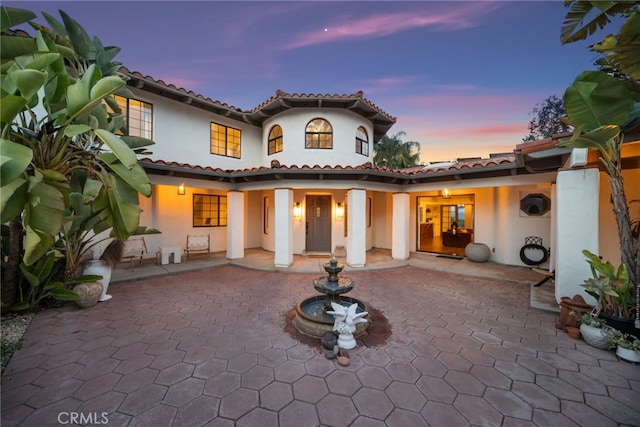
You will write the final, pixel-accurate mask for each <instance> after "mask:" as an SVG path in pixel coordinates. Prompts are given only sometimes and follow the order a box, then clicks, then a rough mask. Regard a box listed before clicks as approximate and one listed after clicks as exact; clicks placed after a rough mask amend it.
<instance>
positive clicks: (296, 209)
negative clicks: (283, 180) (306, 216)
mask: <svg viewBox="0 0 640 427" xmlns="http://www.w3.org/2000/svg"><path fill="white" fill-rule="evenodd" d="M293 217H294V218H295V219H298V220H299V219H300V218H302V207H300V202H296V203H294V204H293Z"/></svg>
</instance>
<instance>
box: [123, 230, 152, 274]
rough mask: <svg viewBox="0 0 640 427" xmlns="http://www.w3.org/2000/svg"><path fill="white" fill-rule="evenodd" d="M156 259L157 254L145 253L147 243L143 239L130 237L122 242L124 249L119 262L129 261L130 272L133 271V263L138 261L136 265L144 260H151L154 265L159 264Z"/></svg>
mask: <svg viewBox="0 0 640 427" xmlns="http://www.w3.org/2000/svg"><path fill="white" fill-rule="evenodd" d="M158 257H159V254H158V252H149V251H147V243H146V242H145V241H144V237H142V236H131V237H129V238H128V239H127V240H125V241H124V249H123V251H122V257H121V258H120V261H121V262H122V261H129V262H130V263H131V271H133V266H134V262H135V261H138V265H140V264H142V261H145V260H153V261H155V263H156V264H160V262H159V259H158Z"/></svg>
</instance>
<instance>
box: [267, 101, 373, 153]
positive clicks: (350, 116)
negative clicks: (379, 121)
mask: <svg viewBox="0 0 640 427" xmlns="http://www.w3.org/2000/svg"><path fill="white" fill-rule="evenodd" d="M315 118H322V119H325V120H327V121H328V122H329V123H330V124H331V127H332V128H333V148H332V149H307V148H305V130H306V126H307V124H308V123H309V122H310V121H311V120H313V119H315ZM276 124H277V125H280V126H281V127H282V136H283V150H282V151H281V152H279V153H275V154H272V155H268V154H267V153H268V147H267V145H268V144H267V141H268V140H269V131H270V130H271V128H272V127H273V126H274V125H276ZM359 126H364V128H365V129H366V130H367V134H368V137H369V156H364V155H362V154H358V153H356V152H355V140H356V130H357V129H358V127H359ZM262 138H263V140H264V141H265V143H264V145H263V147H262V156H263V157H262V162H261V164H262V165H263V166H269V165H270V164H271V161H272V160H277V161H278V162H280V164H282V165H303V164H306V165H309V166H314V165H320V166H326V165H329V166H339V165H342V166H347V165H351V166H358V165H361V164H363V163H366V162H369V161H371V160H372V159H373V141H372V139H373V131H372V127H371V123H370V122H368V121H367V120H365V119H363V118H362V117H361V116H359V115H357V114H355V113H352V112H350V111H345V110H344V109H330V108H327V109H318V108H300V109H296V110H289V111H286V112H283V113H280V114H278V115H276V116H275V117H273V118H271V119H269V120H267V121H265V123H264V127H263V131H262Z"/></svg>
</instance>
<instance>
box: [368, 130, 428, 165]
mask: <svg viewBox="0 0 640 427" xmlns="http://www.w3.org/2000/svg"><path fill="white" fill-rule="evenodd" d="M404 135H406V133H405V132H403V131H400V132H398V133H397V134H395V135H394V136H387V135H385V136H383V137H382V138H381V139H380V141H378V142H377V143H376V144H375V146H374V149H373V150H374V155H373V165H374V166H376V167H380V168H389V169H401V168H408V167H411V166H417V165H418V164H419V162H420V143H419V142H417V141H406V142H403V141H402V139H401V138H402V137H403V136H404Z"/></svg>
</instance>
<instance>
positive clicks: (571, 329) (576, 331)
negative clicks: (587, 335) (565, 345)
mask: <svg viewBox="0 0 640 427" xmlns="http://www.w3.org/2000/svg"><path fill="white" fill-rule="evenodd" d="M567 333H568V334H569V336H570V337H571V338H573V339H576V340H577V339H578V338H580V328H577V327H575V326H567Z"/></svg>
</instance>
